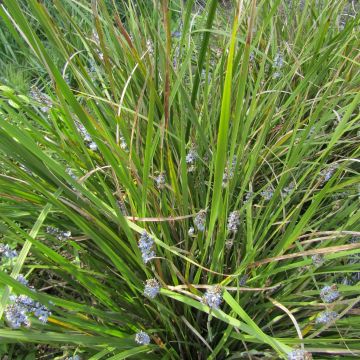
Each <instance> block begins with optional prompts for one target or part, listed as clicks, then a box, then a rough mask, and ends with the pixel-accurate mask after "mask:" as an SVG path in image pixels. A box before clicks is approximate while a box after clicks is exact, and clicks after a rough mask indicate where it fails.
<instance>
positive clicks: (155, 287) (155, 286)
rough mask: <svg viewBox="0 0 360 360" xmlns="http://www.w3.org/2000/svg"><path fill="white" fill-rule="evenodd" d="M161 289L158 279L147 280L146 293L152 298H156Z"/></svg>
mask: <svg viewBox="0 0 360 360" xmlns="http://www.w3.org/2000/svg"><path fill="white" fill-rule="evenodd" d="M159 291H160V284H159V283H158V281H157V280H156V279H149V280H146V285H145V288H144V295H145V296H146V297H148V298H150V299H154V298H155V297H156V295H157V294H158V293H159Z"/></svg>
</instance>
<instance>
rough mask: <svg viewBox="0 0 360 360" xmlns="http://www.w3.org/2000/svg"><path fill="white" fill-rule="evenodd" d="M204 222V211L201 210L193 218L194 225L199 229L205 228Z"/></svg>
mask: <svg viewBox="0 0 360 360" xmlns="http://www.w3.org/2000/svg"><path fill="white" fill-rule="evenodd" d="M205 224H206V211H205V210H201V211H200V212H199V213H198V214H197V215H196V216H195V219H194V225H195V226H196V227H197V229H198V230H199V231H204V230H205Z"/></svg>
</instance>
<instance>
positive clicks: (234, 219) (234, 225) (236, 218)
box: [227, 210, 240, 234]
mask: <svg viewBox="0 0 360 360" xmlns="http://www.w3.org/2000/svg"><path fill="white" fill-rule="evenodd" d="M239 225H240V212H239V211H237V210H236V211H232V212H231V213H230V215H229V217H228V224H227V228H228V231H229V232H232V233H234V234H235V233H236V232H237V231H238V228H239Z"/></svg>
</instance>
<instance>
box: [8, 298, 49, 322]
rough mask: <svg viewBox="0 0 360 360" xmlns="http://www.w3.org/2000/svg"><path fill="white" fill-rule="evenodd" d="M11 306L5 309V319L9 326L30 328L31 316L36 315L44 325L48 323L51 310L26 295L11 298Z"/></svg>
mask: <svg viewBox="0 0 360 360" xmlns="http://www.w3.org/2000/svg"><path fill="white" fill-rule="evenodd" d="M10 301H11V304H9V305H8V306H7V307H6V309H5V319H6V321H7V322H8V324H9V326H10V327H12V328H14V329H18V328H20V327H21V326H26V327H30V325H31V322H30V318H29V316H31V315H34V316H35V317H37V318H38V319H39V320H40V321H41V322H42V323H43V324H45V323H46V322H47V321H48V318H49V316H50V315H51V312H50V311H49V309H48V308H47V307H46V306H44V305H42V304H40V303H39V302H37V301H34V300H33V299H31V298H30V297H28V296H26V295H18V296H14V295H13V296H11V297H10Z"/></svg>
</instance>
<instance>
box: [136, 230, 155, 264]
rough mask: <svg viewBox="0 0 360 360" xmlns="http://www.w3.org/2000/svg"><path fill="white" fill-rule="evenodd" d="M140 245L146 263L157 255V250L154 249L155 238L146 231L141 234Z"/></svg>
mask: <svg viewBox="0 0 360 360" xmlns="http://www.w3.org/2000/svg"><path fill="white" fill-rule="evenodd" d="M138 246H139V249H140V251H141V255H142V259H143V261H144V263H145V264H146V263H147V262H149V261H150V260H151V259H153V258H154V257H155V256H156V254H155V251H154V250H153V249H152V247H153V246H154V240H153V239H152V238H151V236H150V235H149V234H148V233H147V232H146V231H144V232H143V233H142V234H141V237H140V240H139V242H138Z"/></svg>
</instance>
